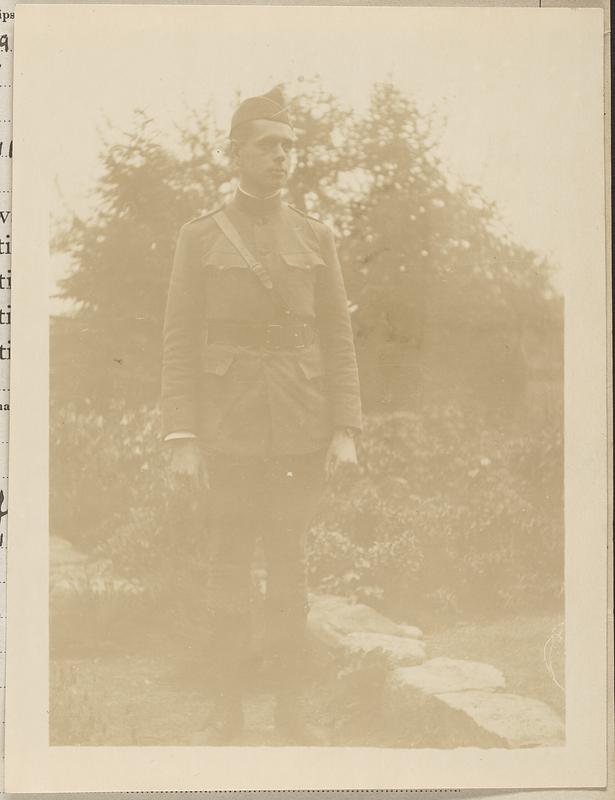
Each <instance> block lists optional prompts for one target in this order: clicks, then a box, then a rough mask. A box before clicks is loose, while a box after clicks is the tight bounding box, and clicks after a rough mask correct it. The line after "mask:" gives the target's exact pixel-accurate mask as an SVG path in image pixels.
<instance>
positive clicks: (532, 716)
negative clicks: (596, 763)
mask: <svg viewBox="0 0 615 800" xmlns="http://www.w3.org/2000/svg"><path fill="white" fill-rule="evenodd" d="M436 697H437V699H438V700H440V701H441V702H442V703H445V704H446V705H447V706H449V708H453V709H455V710H457V711H463V712H464V713H465V714H467V715H468V716H469V717H470V718H471V719H472V720H474V722H476V724H477V725H479V726H480V727H481V728H483V729H484V730H487V731H489V732H490V733H493V734H495V735H496V736H499V737H500V738H502V739H504V740H505V741H506V742H507V743H508V745H509V746H510V747H540V746H542V747H552V746H558V745H563V744H564V742H565V728H564V724H563V722H562V720H561V719H560V717H559V716H558V715H557V714H556V713H555V712H554V711H553V709H552V708H550V707H549V706H548V705H547V704H546V703H543V702H541V701H540V700H534V699H533V698H531V697H520V696H519V695H516V694H507V693H505V692H493V691H466V692H445V693H443V694H437V695H436Z"/></svg>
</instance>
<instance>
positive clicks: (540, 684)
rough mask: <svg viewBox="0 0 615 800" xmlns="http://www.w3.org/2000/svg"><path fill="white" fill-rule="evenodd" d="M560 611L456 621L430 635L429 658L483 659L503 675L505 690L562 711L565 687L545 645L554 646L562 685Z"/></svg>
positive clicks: (553, 650) (561, 713)
mask: <svg viewBox="0 0 615 800" xmlns="http://www.w3.org/2000/svg"><path fill="white" fill-rule="evenodd" d="M562 622H563V617H562V616H560V615H555V614H549V615H535V616H530V615H527V616H522V617H521V616H511V617H509V618H506V617H505V618H501V619H499V620H497V621H490V622H483V623H480V624H479V623H471V622H466V623H458V624H457V625H455V626H453V627H451V628H446V629H444V630H441V631H438V632H437V633H434V634H432V635H431V636H429V637H427V651H428V653H429V656H430V658H436V657H437V656H446V657H448V658H460V659H468V660H470V661H483V662H486V663H487V664H492V665H493V666H494V667H497V668H498V669H499V670H501V672H502V673H503V674H504V677H505V678H506V691H508V692H511V693H513V694H520V695H524V696H526V697H534V698H536V699H537V700H542V701H543V702H545V703H547V705H549V706H551V708H553V709H554V710H555V711H557V712H558V713H559V714H560V715H561V716H562V717H563V716H564V700H565V698H564V692H563V690H562V689H561V688H560V686H558V685H557V683H556V682H555V680H554V679H553V677H552V675H551V673H550V671H549V669H548V666H547V664H546V663H545V645H546V644H547V642H549V640H550V638H551V637H552V636H553V635H554V638H553V639H551V642H552V649H551V645H547V652H548V651H549V650H550V649H551V668H552V672H553V675H554V677H555V679H556V680H557V681H558V683H559V684H560V685H561V686H564V685H565V684H564V648H563V643H562V642H561V641H560V640H558V638H557V636H558V633H561V624H562Z"/></svg>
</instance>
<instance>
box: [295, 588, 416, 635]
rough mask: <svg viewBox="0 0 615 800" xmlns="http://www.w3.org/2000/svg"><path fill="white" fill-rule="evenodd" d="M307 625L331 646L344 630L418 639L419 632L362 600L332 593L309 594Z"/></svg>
mask: <svg viewBox="0 0 615 800" xmlns="http://www.w3.org/2000/svg"><path fill="white" fill-rule="evenodd" d="M308 625H309V627H310V629H311V630H312V632H313V633H314V635H315V636H317V638H319V639H321V640H323V641H324V640H325V639H328V640H329V643H330V644H332V645H333V646H335V645H336V643H337V646H341V642H340V641H339V640H340V638H341V637H343V636H345V635H346V634H353V633H361V634H366V633H377V634H383V635H387V636H400V637H404V638H407V639H421V638H422V637H423V634H422V632H421V630H420V629H419V628H415V627H414V626H412V625H399V624H397V623H396V622H393V621H392V620H390V619H388V618H387V617H385V616H384V615H383V614H380V613H379V612H378V611H376V610H375V609H374V608H370V606H367V605H364V604H363V603H353V602H351V601H350V600H347V599H346V598H345V597H337V596H335V595H311V597H310V613H309V616H308Z"/></svg>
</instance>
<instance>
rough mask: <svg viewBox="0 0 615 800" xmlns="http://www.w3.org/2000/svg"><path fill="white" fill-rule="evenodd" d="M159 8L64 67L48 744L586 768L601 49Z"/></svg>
mask: <svg viewBox="0 0 615 800" xmlns="http://www.w3.org/2000/svg"><path fill="white" fill-rule="evenodd" d="M32 8H33V7H31V9H32ZM68 8H69V7H63V6H60V7H58V9H57V13H60V11H61V10H62V9H64V10H65V11H66V10H67V9H68ZM139 10H140V11H141V12H142V13H143V16H142V17H140V18H138V16H137V14H136V11H137V9H136V7H135V8H132V9H131V8H130V7H128V8H125V9H121V10H120V9H119V7H114V6H110V7H107V8H106V9H104V8H103V7H102V6H92V7H90V8H89V9H88V10H87V11H88V12H89V13H88V14H86V13H85V9H81V11H82V13H81V15H80V16H79V17H78V19H79V20H80V24H81V27H79V28H78V27H77V26H76V25H75V27H74V29H71V30H69V29H67V28H66V27H60V26H59V25H56V26H55V28H54V30H55V35H57V39H56V48H55V51H54V54H53V56H52V57H51V58H50V59H49V61H48V63H47V64H46V67H45V69H46V71H47V73H48V75H47V78H46V81H47V85H48V86H55V87H61V90H60V91H58V92H57V93H54V98H53V114H52V115H51V116H52V117H53V119H50V121H49V129H48V137H47V140H46V142H45V145H44V160H45V162H46V167H45V171H44V181H45V187H44V192H45V199H44V201H43V202H41V208H40V213H39V212H38V211H37V214H36V216H37V218H39V217H40V219H41V222H40V224H39V223H37V226H38V227H37V230H41V231H42V230H43V229H44V226H45V225H46V229H47V239H46V242H44V243H43V245H44V247H46V248H47V257H46V263H45V264H44V265H42V266H41V265H39V267H40V270H41V271H40V275H39V278H38V280H39V281H40V282H41V283H42V284H43V286H42V290H41V291H44V293H45V295H46V298H47V300H46V307H47V316H46V319H45V321H44V322H45V325H46V333H44V334H41V335H45V336H47V337H48V354H49V355H48V358H49V361H48V366H47V367H46V368H45V374H46V376H47V381H48V383H47V387H44V386H42V385H41V398H42V399H41V402H44V403H45V404H46V407H47V410H46V412H45V418H46V420H48V421H47V423H46V424H47V425H48V427H47V429H46V430H47V443H46V445H45V447H48V451H46V454H45V453H43V454H42V455H41V460H42V459H46V461H45V464H46V466H45V469H47V465H48V477H46V478H45V481H46V486H47V495H46V500H45V503H46V506H45V514H46V516H47V523H46V524H47V528H46V536H47V545H46V547H47V553H46V554H45V558H47V556H48V561H47V562H46V570H47V579H46V581H47V582H46V586H45V593H46V598H45V599H44V601H43V602H44V603H45V604H46V605H45V608H46V609H47V610H46V620H47V623H46V624H47V625H48V631H47V634H46V636H48V638H46V639H45V641H46V642H47V644H48V650H47V656H46V657H45V660H46V665H45V670H46V673H45V674H46V686H45V687H44V688H45V692H46V696H47V700H48V705H47V717H46V723H45V725H46V728H45V731H44V736H45V737H46V738H45V740H44V746H45V747H47V748H51V749H54V748H58V749H70V748H77V749H78V750H75V751H74V752H83V751H84V750H90V749H92V750H94V749H97V748H131V749H132V748H144V747H145V748H152V747H165V748H170V747H172V748H178V747H181V748H208V750H207V751H203V752H210V753H215V752H220V751H221V749H222V750H224V748H228V747H233V748H242V749H243V750H244V751H245V752H247V751H249V750H250V749H251V748H252V749H257V750H255V752H260V750H258V749H259V748H274V749H275V750H274V752H279V753H282V752H283V751H287V752H288V753H292V752H294V751H293V748H310V749H320V748H326V749H331V750H332V751H333V754H332V756H331V757H332V758H335V752H336V751H337V752H343V751H346V750H347V749H348V748H358V749H359V750H358V752H357V756H358V754H359V753H360V752H362V751H363V749H364V748H370V749H372V748H376V749H377V750H378V751H383V752H384V751H404V752H408V751H415V752H417V753H420V752H421V751H423V750H428V751H440V752H443V753H445V752H448V751H458V752H461V751H463V749H464V748H468V749H470V750H471V751H472V752H474V754H475V757H481V755H480V754H481V753H484V754H488V753H490V752H493V753H498V754H499V753H502V752H504V753H505V754H506V753H509V752H511V751H513V752H514V751H521V753H525V754H527V753H528V752H529V753H530V754H531V752H532V751H536V753H538V752H539V751H540V752H545V750H544V749H545V748H546V749H547V751H554V752H561V753H562V754H564V753H565V752H566V747H567V746H568V745H570V744H571V740H570V738H569V737H570V735H571V731H570V726H568V736H567V733H566V731H567V725H566V720H567V717H568V714H569V711H570V709H569V705H568V703H569V701H570V694H569V693H570V686H571V680H570V677H569V675H570V673H569V659H568V647H567V639H568V638H569V635H572V633H571V632H569V626H568V624H567V616H566V614H567V611H568V610H569V606H570V604H571V601H570V595H569V584H568V578H567V574H568V573H567V570H569V569H570V561H569V560H567V559H569V558H570V554H569V552H568V547H569V540H568V539H567V536H569V535H570V529H569V527H568V522H567V517H566V516H565V510H566V509H567V508H568V503H569V495H568V492H569V491H570V489H569V482H568V480H567V479H566V480H565V465H566V464H569V463H570V462H569V461H568V460H567V458H568V457H567V458H566V459H565V457H564V456H565V452H566V439H565V435H564V434H565V431H566V434H567V435H568V431H569V430H571V429H570V428H568V426H567V425H566V426H565V424H564V420H565V415H566V414H568V413H569V411H568V410H567V406H566V404H565V396H566V394H565V393H566V383H565V375H570V374H574V373H567V372H566V371H567V370H568V369H569V362H568V360H567V358H566V357H565V354H566V353H567V350H566V349H565V335H564V332H565V330H566V331H568V327H567V326H568V325H569V324H570V320H569V318H568V316H567V315H568V314H569V309H570V303H571V302H574V300H571V294H574V292H572V293H571V292H570V287H571V286H572V285H573V284H572V280H573V278H574V277H575V276H576V277H579V273H582V272H585V273H586V274H589V275H590V276H592V275H593V276H594V278H595V276H596V275H598V276H600V274H602V275H604V238H603V237H604V227H603V223H602V222H600V224H599V225H598V227H596V220H597V219H600V214H602V218H603V216H604V207H603V205H601V204H602V203H603V200H604V198H603V193H602V185H601V184H597V183H596V181H595V176H596V175H598V177H599V178H600V176H601V172H600V170H602V169H603V163H602V153H601V152H596V151H595V150H596V149H595V148H594V147H593V146H594V144H595V142H598V143H600V142H601V141H602V130H601V127H600V126H601V122H602V112H603V107H602V104H603V96H602V88H601V85H599V84H598V82H597V77H601V76H602V59H603V53H602V49H601V45H600V39H598V38H597V37H594V38H592V37H591V36H590V35H589V34H590V32H591V31H593V30H594V29H597V28H600V30H601V24H602V22H601V19H600V14H596V12H595V11H594V12H593V16H592V15H591V12H590V16H588V18H587V19H588V22H591V23H592V24H591V25H589V24H588V25H585V27H584V25H583V24H579V21H578V17H575V18H574V19H571V16H572V15H573V12H571V11H564V10H561V9H560V10H555V9H552V10H551V12H552V13H549V12H547V13H546V15H545V14H540V15H537V14H536V15H535V14H533V13H530V12H529V10H526V11H525V13H518V14H517V15H515V14H511V13H510V10H509V9H471V10H470V9H405V10H404V9H396V10H394V9H385V8H381V9H379V11H380V14H379V15H378V16H377V15H376V14H375V13H373V12H374V11H376V9H372V10H370V9H358V8H357V9H351V8H346V9H343V8H334V7H330V8H326V9H325V8H321V9H301V8H299V7H297V8H278V9H275V10H274V9H271V10H270V11H271V15H272V16H271V17H269V18H268V19H267V18H266V17H264V16H258V14H257V13H256V12H257V11H258V10H259V9H258V8H252V9H249V8H247V7H246V8H232V7H228V8H226V9H222V8H220V7H205V6H203V7H191V8H190V9H188V8H187V7H184V8H183V12H185V13H182V14H181V15H179V14H178V17H177V23H176V24H170V25H165V24H160V23H161V22H162V21H163V20H165V19H166V20H168V19H170V18H169V17H157V16H156V14H159V13H162V12H164V11H165V10H166V11H170V9H168V8H167V9H165V8H164V7H158V8H157V9H154V7H143V8H142V9H139ZM260 11H261V12H262V11H263V9H262V8H261V9H260ZM274 11H275V13H276V14H277V15H279V16H275V17H273V13H274ZM393 11H395V12H396V13H395V16H394V17H393V16H389V15H388V14H387V12H393ZM29 13H30V16H29V17H26V20H28V19H29V20H30V25H31V30H32V31H34V32H35V34H36V35H39V36H40V35H41V33H40V32H41V31H42V30H43V29H44V23H45V21H46V20H51V21H52V22H53V11H52V10H48V11H46V12H39V13H40V14H41V15H42V16H41V17H40V18H39V19H38V21H37V17H36V12H34V11H33V10H30V12H29ZM462 13H463V14H464V15H465V14H467V15H466V16H464V17H463V19H462V18H461V17H460V14H462ZM500 14H503V15H504V16H500ZM116 15H119V18H120V19H121V21H122V24H121V25H119V24H118V26H117V35H114V36H113V37H112V38H111V39H109V38H108V37H107V36H105V35H97V30H98V26H99V25H100V26H101V27H100V31H101V33H103V32H107V31H110V30H111V28H112V27H113V19H112V17H113V16H116ZM318 15H321V16H322V18H323V19H321V20H320V21H319V19H318ZM539 16H540V19H539V18H538V17H539ZM274 18H275V19H276V20H277V19H279V24H277V25H275V26H274V25H273V24H272V19H274ZM325 18H326V23H327V24H325ZM584 20H585V18H583V20H582V22H583V21H584ZM596 21H598V23H599V24H598V25H596V24H595V23H596ZM33 23H34V24H33ZM19 24H20V23H19V20H17V22H16V37H17V39H16V41H17V44H18V43H19V30H20V28H19ZM37 25H38V27H37ZM24 29H25V30H29V29H28V28H26V27H25V22H24ZM77 30H78V31H79V32H80V34H79V35H78V34H77V33H76V31H77ZM23 35H25V34H23ZM32 35H33V34H32ZM596 41H597V42H598V45H599V46H594V44H595V42H596ZM24 58H25V57H24ZM41 60H42V56H41ZM34 61H36V59H34ZM37 63H38V62H37ZM24 64H25V62H24ZM17 66H18V67H19V62H17ZM40 69H41V68H40V67H39V66H36V67H35V68H34V67H33V68H32V69H31V72H30V75H31V76H32V75H36V74H40ZM25 73H26V74H27V69H26V70H25ZM25 84H26V81H25V79H24V85H25ZM596 84H598V85H596ZM15 85H16V97H17V99H18V100H19V70H18V69H17V72H16V80H15ZM42 94H43V91H42V89H41V95H42ZM27 98H28V95H27V93H26V91H25V89H24V90H23V94H22V102H26V100H27ZM41 102H42V101H41ZM24 119H25V115H24ZM22 124H23V129H22V130H23V131H30V130H31V128H27V127H26V123H25V122H23V123H22ZM17 131H19V128H18V127H17ZM25 135H26V136H27V135H30V134H28V133H26V134H25ZM592 137H593V138H592ZM539 143H540V144H539ZM42 160H43V151H41V161H42ZM23 169H25V167H24V168H23ZM18 178H19V173H18V174H17V177H16V180H18ZM600 179H601V178H600ZM40 182H41V183H42V182H43V179H41V181H40ZM16 186H17V187H18V186H19V184H18V183H16ZM601 208H602V211H601V210H600V209H601ZM44 220H45V221H44ZM590 231H592V232H593V233H591V234H590V233H589V232H590ZM601 232H602V233H601ZM591 236H594V238H593V239H592V241H591V243H590V242H589V238H590V237H591ZM601 236H602V238H601ZM15 259H16V262H18V254H17V252H16V254H15ZM17 266H18V265H17ZM571 276H572V277H571ZM16 282H17V281H16ZM14 305H15V304H14ZM15 310H16V314H18V313H19V311H18V306H17V305H15ZM596 317H599V308H597V309H596ZM41 330H42V328H41ZM14 339H15V344H14V347H15V348H17V349H18V348H19V331H18V329H17V330H16V334H15V336H14ZM567 341H568V340H566V346H567ZM604 346H605V347H606V341H605V343H604ZM571 363H572V362H571ZM588 363H589V362H588ZM571 368H572V369H573V367H571ZM22 369H23V367H22ZM577 388H578V384H577ZM47 415H48V416H47ZM566 419H567V420H568V419H569V417H566ZM32 441H34V439H33V440H32ZM577 488H579V486H578V485H577ZM18 491H19V490H18ZM565 500H566V502H565ZM579 508H581V507H580V506H579ZM584 513H585V512H583V510H582V508H581V516H583V514H584ZM588 520H589V517H588ZM575 530H576V527H575ZM591 530H594V531H597V533H596V534H595V542H596V545H597V546H598V547H599V546H600V536H601V535H602V534H601V529H600V524H599V522H598V527H597V528H596V527H594V528H591ZM587 531H588V536H590V535H591V536H594V534H590V523H589V521H588V528H587ZM602 533H604V531H602ZM577 544H578V542H577ZM575 546H576V545H575ZM590 549H591V547H590ZM579 564H580V562H579ZM577 577H578V576H577ZM573 604H574V603H573ZM577 654H578V648H577ZM572 685H573V686H579V685H580V684H579V683H577V682H575V683H574V684H572ZM567 687H568V691H567ZM596 688H599V682H598V683H597V684H596ZM575 703H576V701H575ZM576 708H577V706H576V705H575V709H576ZM573 739H574V741H575V742H576V741H578V740H577V738H576V736H573ZM209 748H212V749H211V750H209ZM71 752H73V751H71ZM105 752H106V751H105ZM234 752H239V751H234ZM301 752H306V751H304V750H302V751H301ZM213 757H215V755H214V756H213ZM247 757H248V758H249V756H247ZM545 763H550V762H549V760H548V757H547V758H546V760H545ZM520 780H522V778H520ZM304 785H306V784H304ZM469 785H478V782H477V781H476V780H475V781H474V782H473V783H472V784H469ZM484 785H487V784H484ZM499 785H500V786H503V785H508V784H502V783H500V784H499ZM535 785H539V784H535ZM99 788H100V789H101V790H103V789H105V788H108V787H107V786H102V785H101V786H100V787H99ZM142 788H146V787H145V786H144V787H142ZM154 788H155V787H154ZM159 788H162V787H159ZM178 788H179V787H178ZM210 788H216V787H210ZM260 788H263V787H260Z"/></svg>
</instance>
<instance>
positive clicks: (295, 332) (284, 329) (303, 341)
mask: <svg viewBox="0 0 615 800" xmlns="http://www.w3.org/2000/svg"><path fill="white" fill-rule="evenodd" d="M315 339H316V331H315V330H314V328H313V327H312V326H311V325H309V324H308V323H300V324H295V325H293V324H288V323H287V324H275V323H272V324H269V325H267V324H264V323H263V324H259V323H250V322H246V323H243V322H209V323H207V333H206V339H205V341H206V342H207V344H233V345H237V346H238V347H267V348H270V349H272V350H281V349H291V350H295V349H302V348H305V347H308V346H309V345H311V344H312V343H313V342H314V341H315Z"/></svg>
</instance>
